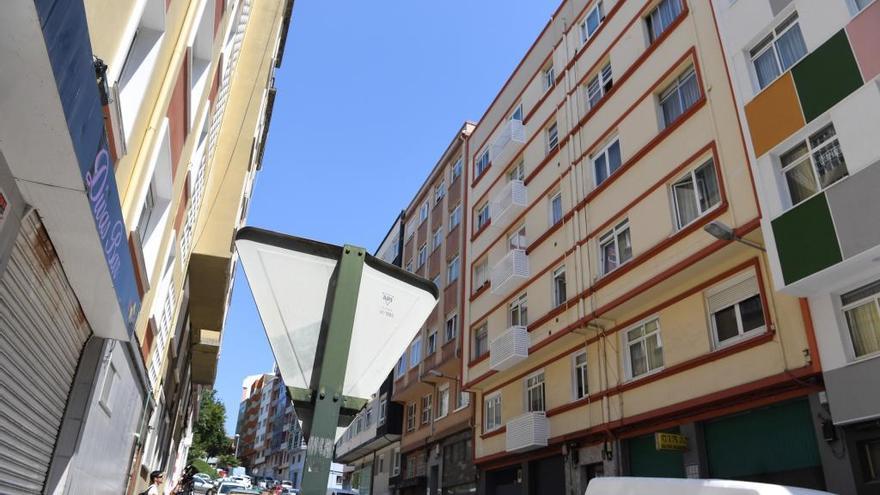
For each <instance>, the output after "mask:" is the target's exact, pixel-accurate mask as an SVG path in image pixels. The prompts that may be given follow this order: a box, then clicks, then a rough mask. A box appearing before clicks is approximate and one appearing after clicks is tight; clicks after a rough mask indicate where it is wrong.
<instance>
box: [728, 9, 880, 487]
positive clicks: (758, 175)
mask: <svg viewBox="0 0 880 495" xmlns="http://www.w3.org/2000/svg"><path fill="white" fill-rule="evenodd" d="M713 5H714V8H715V14H716V18H717V22H718V26H719V30H720V33H721V40H722V43H723V45H724V50H725V54H726V60H727V65H728V67H729V68H730V76H731V82H732V85H733V90H734V93H735V95H736V101H737V105H738V109H739V117H740V121H741V122H742V126H743V129H744V134H745V142H746V146H747V148H748V151H749V158H750V162H751V166H752V174H753V175H754V177H755V182H756V184H755V185H756V189H757V194H758V199H759V201H760V205H761V210H762V212H763V217H762V221H761V231H762V234H763V237H764V239H765V243H766V246H767V251H768V259H769V274H770V275H771V276H772V278H773V281H774V284H775V285H776V287H778V288H779V289H780V290H781V291H782V292H784V293H786V294H790V295H792V296H797V297H803V298H806V300H807V301H808V302H809V309H810V312H811V314H812V317H813V321H814V325H815V329H816V341H817V345H818V351H819V354H818V355H817V356H816V359H817V361H818V360H819V358H821V364H822V371H823V377H824V382H825V388H826V393H827V402H826V403H825V404H824V407H823V409H824V410H823V411H821V416H822V418H823V420H824V421H825V429H824V430H823V436H824V441H825V442H827V443H828V444H829V445H831V446H832V447H833V448H834V450H835V452H836V456H835V457H834V458H832V459H830V460H829V462H832V461H833V462H835V463H836V466H837V469H836V471H835V472H834V473H833V475H834V478H833V481H834V486H833V487H834V491H836V492H839V493H859V494H863V493H864V494H867V493H874V492H875V491H876V484H877V483H878V482H880V427H878V423H877V419H878V417H880V398H878V396H877V394H875V393H867V394H866V391H870V390H878V387H880V359H878V357H880V316H878V315H880V309H878V294H880V266H878V264H877V261H878V259H880V237H878V235H880V234H878V230H877V229H876V228H875V227H872V226H876V224H877V218H880V210H878V208H880V207H878V205H877V194H876V193H877V191H878V190H880V149H878V147H877V144H876V136H878V135H880V117H878V116H880V82H878V78H877V74H878V73H880V54H878V51H877V47H878V46H880V3H877V2H870V1H864V0H851V1H850V0H839V1H831V2H810V1H767V2H751V3H749V2H724V1H715V2H714V4H713ZM832 425H833V426H832ZM831 481H832V480H831V479H829V487H831Z"/></svg>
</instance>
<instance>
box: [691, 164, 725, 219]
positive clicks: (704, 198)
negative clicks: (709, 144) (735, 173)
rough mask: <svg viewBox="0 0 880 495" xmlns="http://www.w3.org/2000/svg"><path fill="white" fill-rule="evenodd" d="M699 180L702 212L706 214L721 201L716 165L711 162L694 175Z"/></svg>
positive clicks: (698, 188) (698, 190) (698, 189)
mask: <svg viewBox="0 0 880 495" xmlns="http://www.w3.org/2000/svg"><path fill="white" fill-rule="evenodd" d="M694 176H696V178H697V193H698V196H699V198H700V211H701V212H705V211H706V210H708V209H709V208H711V207H713V206H715V205H716V204H718V202H719V201H721V196H720V195H719V192H718V178H717V177H716V176H715V165H714V164H713V163H712V162H711V161H710V162H709V163H707V164H705V165H703V166H701V167H700V168H698V169H697V171H696V172H695V173H694Z"/></svg>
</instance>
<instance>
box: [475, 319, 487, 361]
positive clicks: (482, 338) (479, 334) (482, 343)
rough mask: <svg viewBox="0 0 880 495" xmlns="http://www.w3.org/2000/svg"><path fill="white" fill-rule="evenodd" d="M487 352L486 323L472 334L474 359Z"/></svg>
mask: <svg viewBox="0 0 880 495" xmlns="http://www.w3.org/2000/svg"><path fill="white" fill-rule="evenodd" d="M488 352H489V327H488V326H487V324H486V323H483V324H482V325H480V327H479V328H477V330H476V331H475V332H474V351H473V354H474V359H476V358H478V357H480V356H483V355H485V354H486V353H488Z"/></svg>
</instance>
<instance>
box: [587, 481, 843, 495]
mask: <svg viewBox="0 0 880 495" xmlns="http://www.w3.org/2000/svg"><path fill="white" fill-rule="evenodd" d="M646 494H650V495H831V494H830V493H829V492H822V491H818V490H808V489H806V488H791V487H786V486H780V485H768V484H766V483H752V482H748V481H730V480H691V479H671V478H593V479H592V480H590V484H589V485H587V492H586V494H585V495H646Z"/></svg>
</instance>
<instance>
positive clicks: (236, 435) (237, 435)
mask: <svg viewBox="0 0 880 495" xmlns="http://www.w3.org/2000/svg"><path fill="white" fill-rule="evenodd" d="M239 440H241V435H239V434H238V433H236V434H235V454H233V455H234V456H235V458H236V459H238V442H239Z"/></svg>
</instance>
